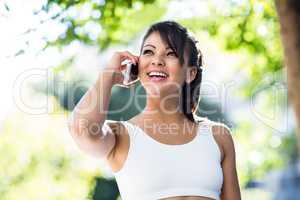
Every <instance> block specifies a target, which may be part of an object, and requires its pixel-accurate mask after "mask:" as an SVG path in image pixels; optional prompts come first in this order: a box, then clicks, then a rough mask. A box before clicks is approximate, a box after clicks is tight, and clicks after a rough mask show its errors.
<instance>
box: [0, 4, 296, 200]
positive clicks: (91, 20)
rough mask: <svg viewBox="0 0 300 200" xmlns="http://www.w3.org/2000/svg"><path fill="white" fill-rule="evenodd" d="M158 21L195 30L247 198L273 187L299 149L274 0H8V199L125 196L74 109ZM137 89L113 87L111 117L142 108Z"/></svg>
mask: <svg viewBox="0 0 300 200" xmlns="http://www.w3.org/2000/svg"><path fill="white" fill-rule="evenodd" d="M161 20H175V21H177V22H179V23H181V24H182V25H184V26H186V27H187V28H188V29H189V31H190V32H191V33H192V34H193V35H194V36H195V37H196V38H197V40H198V41H199V43H198V44H199V47H200V48H201V50H202V53H203V57H204V65H205V66H204V72H203V73H204V74H203V76H204V77H203V79H204V80H203V83H202V86H201V101H200V106H199V110H198V115H200V116H204V117H208V118H209V119H211V120H214V121H219V122H222V123H225V124H227V125H228V126H229V127H230V128H231V130H232V135H233V138H234V141H235V146H236V153H237V167H238V176H239V181H240V185H241V188H242V198H243V199H245V200H250V199H251V200H252V199H255V200H256V199H258V200H269V199H274V198H275V196H276V194H277V191H278V188H279V182H280V181H279V180H280V178H281V177H282V173H283V171H284V170H285V169H286V168H288V167H289V166H290V165H292V163H294V162H295V160H296V158H297V156H298V155H297V142H296V141H297V139H296V130H297V127H296V122H295V117H294V115H293V113H292V111H291V110H292V109H291V108H290V106H289V105H288V98H287V83H286V82H287V78H286V68H285V67H284V64H283V47H282V44H281V38H280V27H279V20H278V17H277V13H276V8H275V3H274V2H273V0H265V1H260V0H210V1H208V0H184V1H181V0H156V1H155V0H124V1H120V0H106V1H105V0H27V1H21V0H0V30H1V31H0V35H1V37H0V74H1V79H0V81H1V84H0V89H1V100H0V102H1V104H0V200H14V199H18V200H19V199H23V200H27V199H28V200H40V199H43V200H53V199H55V200H61V199H70V200H83V199H89V200H92V199H93V200H94V199H97V200H115V199H118V200H121V198H120V197H119V192H118V188H117V185H116V182H115V181H114V178H113V175H112V173H111V172H110V170H109V168H108V166H107V165H106V163H105V162H104V161H103V160H99V159H95V158H92V157H89V156H88V155H85V154H84V153H83V152H81V151H80V150H79V149H78V148H77V146H76V145H75V143H74V141H73V140H72V138H71V136H70V135H69V133H68V129H67V117H68V115H69V114H70V112H71V111H72V109H73V108H74V106H75V105H76V103H77V102H78V101H79V99H80V98H81V97H82V95H83V94H84V93H85V92H86V90H87V89H88V87H90V86H91V85H92V83H93V82H94V81H95V80H96V78H97V75H98V73H99V72H100V71H101V69H103V67H104V66H105V64H106V62H107V61H108V59H109V58H110V56H111V55H112V53H113V52H114V51H121V50H129V51H131V52H133V53H134V54H139V48H140V43H141V39H142V36H143V34H144V33H145V31H146V29H147V27H149V26H150V25H151V24H152V23H154V22H157V21H161ZM138 84H139V83H138ZM138 84H137V85H138ZM136 94H144V91H142V90H137V89H136V88H131V89H126V88H122V87H118V86H115V87H114V88H113V91H112V98H111V102H110V109H109V113H108V118H109V119H113V120H127V119H129V118H131V117H133V116H134V115H136V114H138V112H139V111H140V110H141V108H143V106H144V105H145V99H144V98H143V95H140V97H139V98H137V97H136V96H137V95H136ZM137 105H138V106H137ZM294 199H297V198H296V197H295V198H294Z"/></svg>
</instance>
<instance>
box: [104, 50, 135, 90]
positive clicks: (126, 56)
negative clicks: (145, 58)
mask: <svg viewBox="0 0 300 200" xmlns="http://www.w3.org/2000/svg"><path fill="white" fill-rule="evenodd" d="M125 60H130V61H131V62H132V63H133V64H135V65H136V64H137V63H138V60H139V57H138V56H135V55H133V54H132V53H130V52H129V51H121V52H115V53H114V54H113V56H112V57H111V59H110V60H109V61H108V64H107V66H106V67H105V71H106V72H109V73H112V83H113V85H114V84H118V85H120V86H124V87H128V86H129V85H131V84H133V83H135V82H136V81H132V82H129V83H128V84H126V85H124V84H123V81H124V75H123V73H124V71H126V64H122V62H123V61H125ZM122 72H123V73H122Z"/></svg>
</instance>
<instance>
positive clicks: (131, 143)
mask: <svg viewBox="0 0 300 200" xmlns="http://www.w3.org/2000/svg"><path fill="white" fill-rule="evenodd" d="M126 59H127V60H128V59H129V60H130V61H131V62H133V63H134V64H136V65H137V67H138V79H139V80H140V82H141V84H142V86H143V87H144V88H145V91H146V94H147V100H146V106H145V108H144V110H143V111H142V112H141V113H140V114H138V115H137V116H135V117H133V118H132V119H130V120H129V121H112V120H106V114H105V113H104V111H106V110H107V108H108V104H109V99H110V96H111V89H112V86H113V85H114V84H121V85H122V82H123V79H124V78H123V75H122V71H123V70H124V69H125V68H126V66H125V65H122V64H121V63H122V62H123V61H124V60H126ZM201 67H202V56H201V53H200V51H199V50H198V49H197V48H196V41H195V40H194V39H193V38H192V37H191V36H190V35H189V34H188V32H187V30H186V28H184V27H182V26H181V25H180V24H178V23H176V22H173V21H165V22H159V23H156V24H153V25H152V26H151V27H150V28H149V30H148V31H147V33H146V35H145V36H144V39H143V42H142V47H141V53H140V55H139V56H136V55H133V54H132V53H130V52H127V51H126V52H116V53H115V54H114V55H113V56H112V58H111V60H110V61H109V63H108V64H107V66H106V67H105V69H104V70H103V71H102V72H101V73H100V74H99V78H98V80H97V82H96V83H95V85H94V86H93V87H92V88H90V89H89V91H88V92H87V93H86V94H85V95H84V97H83V98H82V99H81V101H80V102H79V103H78V104H77V106H76V107H75V109H74V111H73V114H72V116H73V117H72V118H71V120H70V124H69V127H70V132H71V135H72V136H73V138H74V140H75V141H76V143H77V144H78V146H79V147H80V148H81V149H82V150H83V151H85V152H87V153H89V154H91V155H94V156H96V157H98V158H105V159H106V160H107V162H108V164H109V166H110V168H111V169H112V171H113V173H114V175H115V177H116V181H117V183H118V187H119V190H120V193H121V197H122V199H123V200H154V199H164V200H210V199H222V200H238V199H240V189H239V184H238V179H237V173H236V165H235V150H234V144H233V140H232V137H231V134H230V131H229V130H228V128H227V127H226V126H224V125H222V124H219V123H215V122H212V121H209V120H207V119H204V120H202V121H199V122H197V120H196V116H195V115H194V111H195V110H196V108H197V105H198V100H199V88H200V87H199V86H200V83H201V79H202V68H201ZM125 70H126V69H125ZM134 83H135V81H133V82H131V84H134ZM99 108H100V112H99Z"/></svg>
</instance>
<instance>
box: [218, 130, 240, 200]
mask: <svg viewBox="0 0 300 200" xmlns="http://www.w3.org/2000/svg"><path fill="white" fill-rule="evenodd" d="M212 130H213V134H214V136H215V138H216V140H217V142H218V144H219V146H220V147H221V151H222V169H223V176H224V181H223V186H222V192H221V199H222V200H240V199H241V193H240V187H239V182H238V176H237V171H236V159H235V148H234V143H233V139H232V136H231V133H230V131H229V129H228V128H227V127H226V126H224V125H216V126H213V127H212Z"/></svg>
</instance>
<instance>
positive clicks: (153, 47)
mask: <svg viewBox="0 0 300 200" xmlns="http://www.w3.org/2000/svg"><path fill="white" fill-rule="evenodd" d="M147 46H150V47H152V48H154V49H156V47H155V46H154V45H152V44H145V45H144V46H143V47H147ZM166 49H171V47H169V46H168V47H166Z"/></svg>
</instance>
